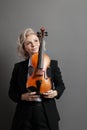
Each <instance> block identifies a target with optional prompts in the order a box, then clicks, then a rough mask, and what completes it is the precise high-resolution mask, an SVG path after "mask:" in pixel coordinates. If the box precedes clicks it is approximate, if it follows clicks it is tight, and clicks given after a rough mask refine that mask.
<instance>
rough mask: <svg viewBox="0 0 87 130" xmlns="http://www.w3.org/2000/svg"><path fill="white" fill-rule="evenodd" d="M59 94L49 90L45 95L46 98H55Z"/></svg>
mask: <svg viewBox="0 0 87 130" xmlns="http://www.w3.org/2000/svg"><path fill="white" fill-rule="evenodd" d="M57 94H58V92H57V91H56V90H52V89H51V90H49V91H47V92H45V93H43V96H44V98H54V97H55V96H57Z"/></svg>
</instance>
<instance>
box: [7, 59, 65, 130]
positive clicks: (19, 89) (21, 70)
mask: <svg viewBox="0 0 87 130" xmlns="http://www.w3.org/2000/svg"><path fill="white" fill-rule="evenodd" d="M27 73H28V60H25V61H22V62H20V63H16V64H15V66H14V69H13V72H12V77H11V81H10V88H9V97H10V98H11V99H12V100H13V101H14V102H16V103H17V107H16V111H15V115H14V118H13V123H12V129H11V130H19V129H20V127H21V125H22V123H23V120H25V119H26V115H27V110H28V106H29V102H27V101H21V94H22V93H25V92H27V90H26V80H27ZM49 74H50V76H51V80H52V83H54V85H53V86H54V87H53V89H56V90H57V91H58V95H57V96H56V97H55V98H56V99H59V98H60V97H61V95H62V93H63V91H64V89H65V86H64V83H63V80H62V76H61V72H60V69H59V67H58V64H57V61H56V60H51V64H50V69H49ZM42 102H43V107H44V110H45V113H46V116H47V119H48V123H49V126H50V128H51V130H57V127H56V126H57V123H58V121H59V120H60V117H59V113H58V110H57V107H56V103H55V99H54V98H53V99H45V98H43V99H42Z"/></svg>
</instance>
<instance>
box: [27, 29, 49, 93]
mask: <svg viewBox="0 0 87 130" xmlns="http://www.w3.org/2000/svg"><path fill="white" fill-rule="evenodd" d="M40 31H41V32H38V33H37V36H38V37H39V40H40V47H39V52H38V53H35V54H33V55H32V56H31V63H32V66H33V71H32V73H31V74H30V75H29V78H28V79H27V82H26V88H27V90H28V92H33V91H36V92H37V93H38V94H43V93H44V92H47V91H49V90H50V89H51V88H52V83H51V78H50V77H49V76H48V75H47V69H48V68H49V67H50V57H49V56H48V55H47V54H46V53H44V47H45V41H44V36H47V32H45V29H44V28H41V29H40ZM40 72H42V73H40Z"/></svg>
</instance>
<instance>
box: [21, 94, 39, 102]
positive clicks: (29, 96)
mask: <svg viewBox="0 0 87 130" xmlns="http://www.w3.org/2000/svg"><path fill="white" fill-rule="evenodd" d="M39 97H40V96H39V95H36V92H31V93H29V92H27V93H24V94H22V95H21V100H25V101H35V99H37V98H39Z"/></svg>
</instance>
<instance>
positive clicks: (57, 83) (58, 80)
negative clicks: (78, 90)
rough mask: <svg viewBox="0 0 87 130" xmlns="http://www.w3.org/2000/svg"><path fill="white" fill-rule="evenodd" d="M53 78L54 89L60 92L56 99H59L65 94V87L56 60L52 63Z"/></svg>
mask: <svg viewBox="0 0 87 130" xmlns="http://www.w3.org/2000/svg"><path fill="white" fill-rule="evenodd" d="M52 77H53V86H54V89H55V90H57V92H58V95H57V96H56V98H57V99H59V98H60V97H61V95H62V94H63V92H64V89H65V85H64V82H63V79H62V75H61V71H60V68H59V67H58V62H57V61H56V60H53V61H52Z"/></svg>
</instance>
